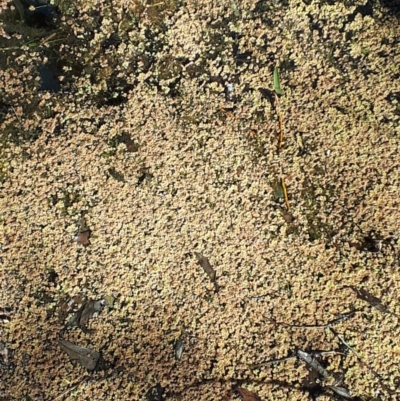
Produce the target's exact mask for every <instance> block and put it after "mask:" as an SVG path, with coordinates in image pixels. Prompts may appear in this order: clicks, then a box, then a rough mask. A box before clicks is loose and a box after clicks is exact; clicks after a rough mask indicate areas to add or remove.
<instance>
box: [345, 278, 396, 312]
mask: <svg viewBox="0 0 400 401" xmlns="http://www.w3.org/2000/svg"><path fill="white" fill-rule="evenodd" d="M349 287H350V288H351V289H352V290H353V291H354V292H355V293H356V296H357V298H358V299H361V300H362V301H365V302H368V303H369V304H370V305H371V306H372V307H374V308H375V309H377V310H378V311H380V312H383V313H388V312H389V311H388V309H387V308H386V307H385V306H384V305H383V304H382V302H381V300H380V299H379V298H377V297H376V296H374V295H372V294H371V293H370V292H368V291H367V290H364V288H356V287H354V286H352V285H350V286H349Z"/></svg>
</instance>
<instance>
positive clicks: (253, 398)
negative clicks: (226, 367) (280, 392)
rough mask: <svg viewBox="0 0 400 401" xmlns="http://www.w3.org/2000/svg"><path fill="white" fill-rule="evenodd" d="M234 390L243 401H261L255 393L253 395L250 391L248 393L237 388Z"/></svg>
mask: <svg viewBox="0 0 400 401" xmlns="http://www.w3.org/2000/svg"><path fill="white" fill-rule="evenodd" d="M236 390H237V392H238V393H239V394H240V396H241V397H242V400H243V401H261V398H260V397H259V396H258V395H257V394H256V393H253V392H252V391H249V390H247V389H245V388H243V387H238V388H237V389H236Z"/></svg>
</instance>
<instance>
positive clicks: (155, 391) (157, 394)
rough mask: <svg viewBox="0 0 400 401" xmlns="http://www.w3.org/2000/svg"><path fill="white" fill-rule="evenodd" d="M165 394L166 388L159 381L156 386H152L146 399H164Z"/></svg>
mask: <svg viewBox="0 0 400 401" xmlns="http://www.w3.org/2000/svg"><path fill="white" fill-rule="evenodd" d="M163 395H164V389H163V388H162V387H161V384H160V383H157V384H156V385H155V386H154V387H152V388H150V389H149V390H148V391H147V393H146V401H162V399H163Z"/></svg>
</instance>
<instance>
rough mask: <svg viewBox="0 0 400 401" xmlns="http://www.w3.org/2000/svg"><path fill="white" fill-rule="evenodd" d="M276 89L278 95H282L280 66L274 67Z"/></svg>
mask: <svg viewBox="0 0 400 401" xmlns="http://www.w3.org/2000/svg"><path fill="white" fill-rule="evenodd" d="M274 90H275V93H276V94H277V95H282V89H281V82H280V79H279V71H278V67H275V69H274Z"/></svg>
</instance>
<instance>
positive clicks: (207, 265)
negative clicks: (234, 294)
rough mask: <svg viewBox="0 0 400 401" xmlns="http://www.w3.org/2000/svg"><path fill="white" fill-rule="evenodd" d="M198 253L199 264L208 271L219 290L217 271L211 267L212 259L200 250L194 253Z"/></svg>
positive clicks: (216, 288) (216, 289)
mask: <svg viewBox="0 0 400 401" xmlns="http://www.w3.org/2000/svg"><path fill="white" fill-rule="evenodd" d="M194 254H195V255H196V258H197V261H198V262H199V265H200V266H201V267H202V268H203V270H204V271H205V272H206V273H207V276H208V277H209V278H210V280H211V282H212V283H213V284H214V287H215V292H217V291H218V284H217V273H216V271H215V270H214V269H213V268H212V267H211V264H210V261H209V260H208V258H206V257H205V256H204V255H202V254H201V253H199V252H195V253H194Z"/></svg>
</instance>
